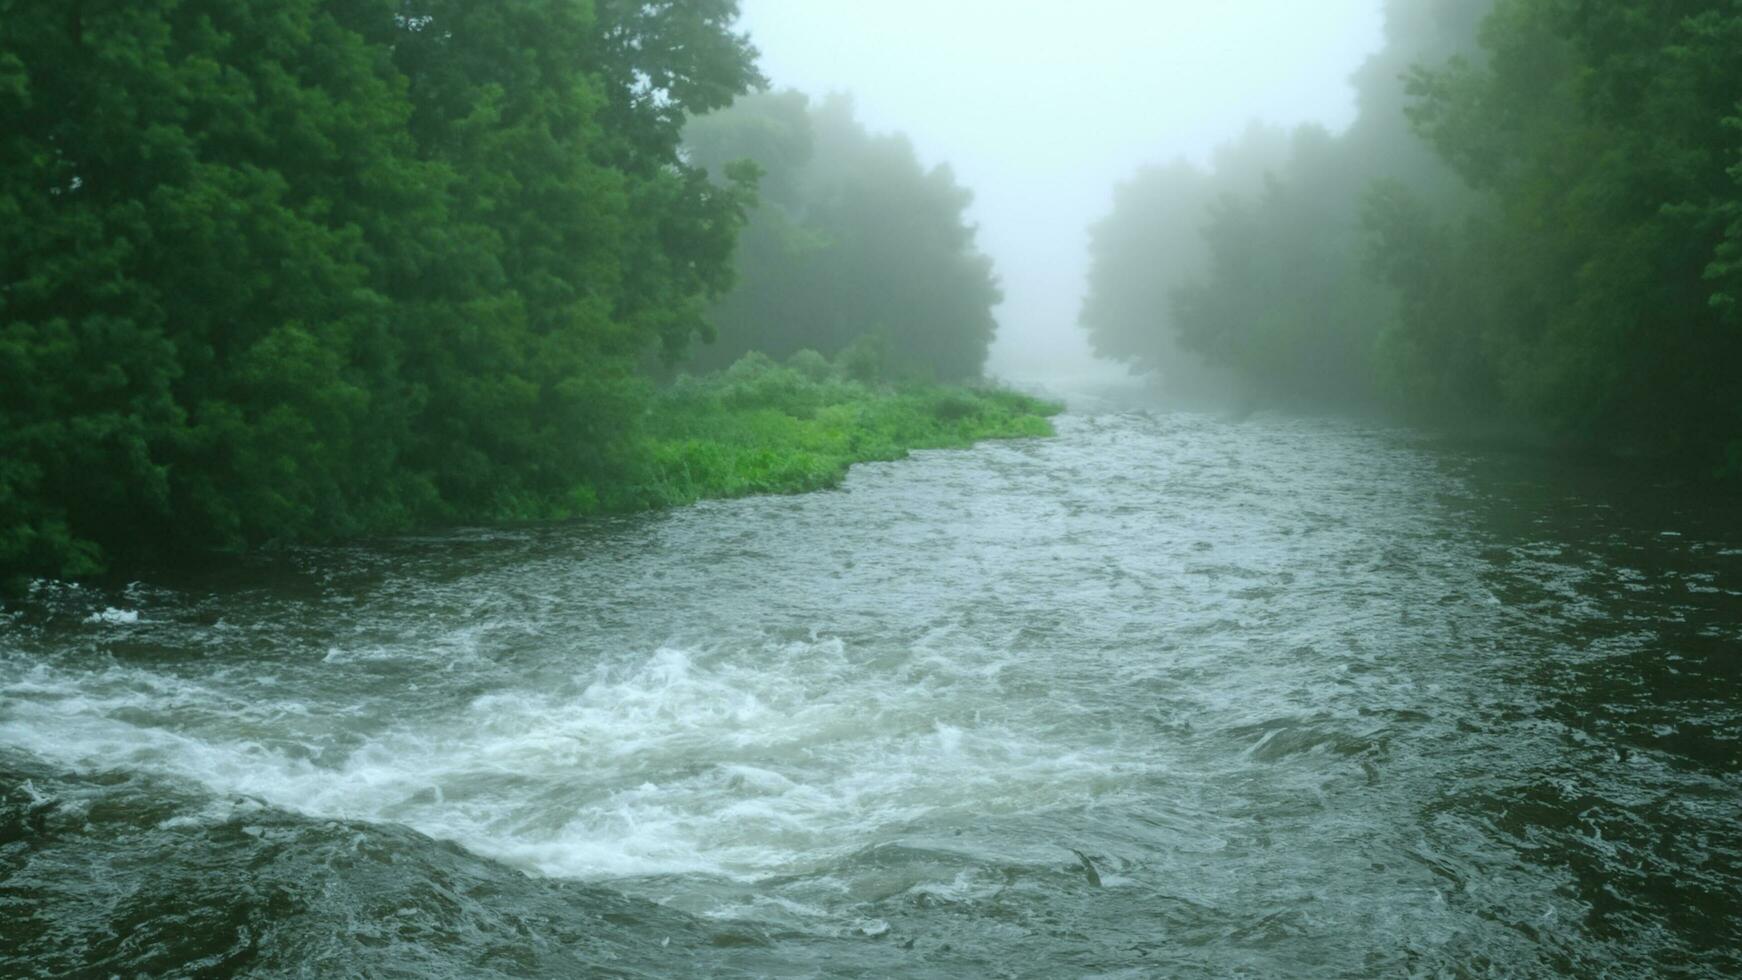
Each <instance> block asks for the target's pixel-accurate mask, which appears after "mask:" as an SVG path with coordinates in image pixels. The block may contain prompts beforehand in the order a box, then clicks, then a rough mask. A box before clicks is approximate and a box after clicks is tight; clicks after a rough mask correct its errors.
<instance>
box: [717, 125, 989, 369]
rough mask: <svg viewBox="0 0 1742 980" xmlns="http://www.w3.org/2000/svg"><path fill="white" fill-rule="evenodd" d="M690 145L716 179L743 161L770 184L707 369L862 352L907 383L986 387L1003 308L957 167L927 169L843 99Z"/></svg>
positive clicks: (899, 140) (763, 185)
mask: <svg viewBox="0 0 1742 980" xmlns="http://www.w3.org/2000/svg"><path fill="white" fill-rule="evenodd" d="M687 142H688V147H689V155H690V158H691V159H692V160H694V161H695V162H696V163H697V164H698V165H700V166H705V167H707V168H708V169H710V170H711V171H712V172H714V173H715V174H724V173H726V172H727V168H728V167H729V166H730V165H731V164H732V163H733V162H735V161H742V160H748V161H751V162H753V163H754V164H755V165H756V166H757V168H759V170H760V171H761V179H760V189H761V204H760V206H759V207H758V208H757V210H756V211H755V213H754V214H753V216H752V218H751V221H750V226H749V228H748V229H747V230H746V232H745V234H744V237H743V241H742V244H741V247H740V250H739V257H738V266H737V272H738V281H737V285H736V287H735V288H734V289H733V290H732V291H731V292H730V293H728V294H727V295H726V296H724V297H723V298H722V299H721V300H720V301H719V302H718V303H717V304H716V305H715V306H714V308H713V311H712V319H713V323H714V325H715V328H716V331H717V337H716V339H715V341H714V343H713V344H712V345H711V346H709V347H703V348H700V349H698V351H697V359H696V364H697V365H698V366H701V367H718V366H723V365H725V364H728V363H731V362H732V361H735V360H736V359H737V358H738V357H739V356H741V355H742V354H744V353H746V352H748V351H752V350H756V351H762V352H764V353H767V354H769V355H771V356H774V357H785V356H787V355H790V354H792V353H794V352H796V351H799V350H804V349H812V350H817V351H820V352H822V353H823V354H825V355H831V356H832V355H834V354H836V353H838V352H840V351H843V350H845V349H847V348H848V347H850V346H853V345H854V344H855V343H859V344H861V345H862V346H863V345H866V344H870V345H873V346H875V347H877V348H879V349H881V350H882V351H883V354H884V356H885V357H886V359H887V362H888V367H889V369H890V370H891V371H893V372H895V373H898V374H906V375H921V376H930V377H936V378H939V379H961V378H971V377H975V376H978V375H979V373H980V371H981V369H982V367H983V365H984V363H985V359H986V353H987V349H988V347H989V346H990V343H991V341H992V337H993V334H994V332H995V330H996V322H995V320H994V319H993V315H992V309H993V307H994V306H996V305H997V303H998V302H999V300H1000V294H999V290H998V286H997V282H996V279H995V277H994V275H993V272H992V264H991V261H990V259H988V258H987V257H986V256H985V255H983V254H982V253H981V252H980V251H979V249H978V247H977V246H976V244H975V234H976V232H975V228H974V227H973V226H972V225H971V224H969V223H968V221H967V219H966V217H965V212H966V210H967V208H968V205H969V204H970V202H971V200H972V198H971V195H970V194H969V192H968V191H967V190H965V189H964V188H962V187H961V185H960V184H959V183H958V182H957V181H956V179H955V176H954V175H953V173H952V172H951V171H950V169H949V168H948V167H945V166H939V167H934V168H931V169H927V168H925V167H924V166H923V165H922V164H921V163H920V162H919V159H918V156H917V155H916V154H915V152H914V150H913V147H912V145H911V144H910V143H909V142H908V141H907V140H906V139H905V138H904V137H901V136H888V135H878V134H873V133H870V132H868V131H867V130H866V129H865V127H864V126H863V125H862V124H861V123H860V122H859V121H858V120H857V119H856V117H855V115H854V110H853V105H852V102H851V101H850V100H849V99H847V98H845V97H841V96H835V97H831V98H828V99H825V100H823V101H822V102H820V103H813V102H812V101H811V100H809V99H808V98H806V97H805V96H803V95H801V94H799V93H795V92H790V91H788V92H763V93H759V94H756V95H752V96H748V97H745V98H743V99H741V100H739V101H738V102H737V103H736V104H734V105H733V106H732V107H731V108H730V109H728V110H725V111H723V112H719V113H715V114H713V115H710V116H707V117H704V118H701V119H698V120H696V121H695V122H693V123H692V124H691V125H690V127H689V130H688V136H687Z"/></svg>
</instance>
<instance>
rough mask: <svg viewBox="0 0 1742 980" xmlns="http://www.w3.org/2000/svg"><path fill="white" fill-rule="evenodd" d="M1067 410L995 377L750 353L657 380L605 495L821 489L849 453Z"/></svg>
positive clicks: (875, 456)
mask: <svg viewBox="0 0 1742 980" xmlns="http://www.w3.org/2000/svg"><path fill="white" fill-rule="evenodd" d="M1060 410H1061V406H1059V405H1057V404H1053V403H1051V402H1046V401H1042V400H1040V399H1037V398H1032V397H1029V396H1027V395H1023V394H1019V393H1016V392H1013V391H1007V390H1002V389H997V388H981V387H964V386H955V385H929V384H883V383H877V382H871V381H864V380H856V379H854V378H852V377H850V376H849V374H848V373H847V371H846V370H844V369H843V368H841V367H839V366H837V365H834V364H830V363H829V362H828V361H826V360H824V359H823V358H821V357H820V356H817V355H814V354H808V353H806V354H800V355H799V356H797V357H795V358H793V359H792V360H791V361H789V362H788V363H786V364H776V363H774V362H772V361H770V360H768V359H767V358H765V357H762V356H760V355H755V354H753V355H750V356H748V357H746V358H744V359H743V360H741V361H739V362H738V363H737V364H735V365H733V366H732V367H731V368H730V369H728V370H726V371H724V372H722V373H720V374H717V375H710V376H707V377H702V378H685V379H682V380H680V381H678V382H677V383H676V384H674V385H672V386H671V387H669V388H667V389H665V390H664V391H662V392H661V393H660V394H659V395H658V396H657V397H656V398H655V400H654V402H653V404H652V406H651V408H650V410H649V412H648V415H647V417H646V419H645V424H644V429H643V433H642V439H643V449H642V451H641V452H640V453H638V454H637V455H638V456H639V458H640V460H641V462H640V464H639V468H638V472H637V473H636V474H635V478H634V480H633V481H632V484H631V485H630V486H627V487H624V488H620V489H619V490H617V491H616V492H614V493H611V494H608V495H604V497H603V499H602V501H601V503H602V505H603V507H604V508H605V509H609V510H623V509H645V508H659V507H673V506H682V505H685V504H690V503H694V502H696V501H698V500H704V499H710V498H725V497H743V496H750V495H753V494H770V493H776V494H777V493H803V492H806V491H811V490H820V489H826V488H829V487H834V486H838V485H839V484H840V482H841V480H842V479H843V478H844V477H845V476H846V475H847V471H848V469H849V468H851V467H852V465H853V464H854V463H863V462H870V461H874V460H892V459H901V458H903V457H905V456H906V455H907V454H908V453H909V452H910V451H912V450H915V449H952V448H966V447H968V446H971V445H973V444H974V443H976V442H978V441H980V440H984V439H1011V438H1024V437H1033V436H1048V435H1051V434H1052V431H1053V430H1052V423H1051V421H1050V417H1051V416H1053V415H1056V414H1058V412H1059V411H1060Z"/></svg>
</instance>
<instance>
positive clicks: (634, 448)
mask: <svg viewBox="0 0 1742 980" xmlns="http://www.w3.org/2000/svg"><path fill="white" fill-rule="evenodd" d="M850 362H851V359H850V358H848V359H845V360H844V361H843V362H842V363H839V364H836V363H831V362H829V361H828V360H826V359H824V358H823V357H821V356H820V355H817V354H814V353H809V352H805V353H802V354H800V355H798V356H796V357H794V358H793V359H792V360H790V361H789V362H787V363H785V364H777V363H775V362H773V361H771V360H769V359H768V358H766V357H763V356H762V355H759V354H753V355H750V356H748V357H745V358H744V359H742V360H741V361H739V362H738V363H737V364H735V365H733V366H732V367H731V368H729V369H727V370H726V371H723V372H719V373H716V374H710V375H704V376H700V377H687V376H686V377H682V378H679V379H678V380H677V381H676V382H674V383H672V384H669V385H666V386H664V387H662V388H659V389H657V390H643V391H641V392H639V393H638V394H637V395H636V400H637V402H638V403H639V404H640V405H642V406H643V407H642V409H641V411H640V412H639V415H638V417H637V418H636V419H635V421H634V425H633V430H632V431H631V432H630V433H629V434H628V435H627V436H626V438H625V439H624V440H623V442H622V443H620V444H619V446H618V447H617V448H616V449H615V451H614V452H613V456H612V459H611V461H610V462H609V463H608V464H606V465H602V466H600V467H598V468H597V476H596V477H595V479H594V481H593V482H591V483H585V484H579V485H571V486H568V487H566V488H552V489H550V490H546V491H544V492H541V493H529V492H523V491H516V490H504V491H502V492H500V493H499V494H498V495H497V496H496V497H495V499H493V500H487V501H474V502H470V503H468V502H465V501H452V500H448V499H444V498H442V497H441V496H440V495H436V494H426V495H425V499H423V500H422V501H421V503H416V502H395V501H394V500H389V501H388V504H387V505H384V506H381V507H377V508H374V509H372V510H370V511H369V512H368V513H367V514H362V515H358V514H349V515H346V516H345V518H344V519H343V520H339V519H332V520H326V521H321V522H316V523H313V524H307V525H304V524H297V523H295V522H289V523H279V524H276V525H274V526H273V528H272V529H271V531H270V532H268V533H264V534H260V535H258V536H251V538H252V539H251V540H242V541H233V542H231V543H229V544H227V545H217V546H214V545H213V543H212V542H211V541H209V540H204V539H197V538H196V539H193V540H189V539H185V538H184V539H180V540H177V539H172V538H169V537H166V536H165V535H163V534H160V533H154V532H153V531H152V530H151V528H150V527H147V526H143V525H134V526H132V527H131V529H130V531H129V534H128V535H119V534H110V535H106V536H104V537H103V538H101V539H99V540H81V539H79V538H77V537H73V538H69V540H70V541H71V542H72V543H71V544H67V545H64V546H63V547H60V548H59V549H58V552H65V553H66V554H70V555H71V556H72V558H67V559H56V558H55V555H56V554H57V549H47V552H46V553H47V555H48V556H49V557H47V558H44V556H43V554H38V553H36V552H33V551H32V550H31V549H29V548H18V549H14V551H13V553H11V554H8V553H7V551H6V549H4V548H0V594H8V593H13V592H17V591H19V590H21V589H23V588H25V587H26V586H28V584H29V582H30V581H32V580H33V579H35V578H37V577H39V576H46V577H50V578H61V579H67V580H82V581H96V582H102V581H108V580H114V581H128V580H131V579H132V578H135V577H138V576H139V575H141V574H144V573H148V572H150V571H151V570H152V569H154V568H160V567H164V566H178V567H179V566H186V565H190V564H203V563H205V562H206V561H208V560H209V559H210V558H211V556H212V555H214V554H224V553H236V552H241V551H246V550H255V549H259V548H274V547H278V546H281V545H288V544H305V543H315V544H320V543H330V542H334V541H342V540H354V539H359V538H369V537H378V536H383V535H394V534H402V533H412V532H419V531H424V530H434V529H440V528H444V527H457V526H486V525H497V524H528V523H538V522H546V521H561V520H571V519H575V518H583V517H589V516H597V515H602V514H624V513H637V512H644V511H650V510H662V509H666V508H671V507H682V506H687V505H689V504H693V503H696V502H697V501H701V500H707V499H723V498H734V497H746V496H753V495H757V494H793V493H805V492H809V491H815V490H824V489H829V488H831V487H836V486H839V485H840V483H841V481H842V480H843V479H845V478H846V475H847V472H848V470H849V469H851V468H852V466H853V464H855V463H863V462H872V461H882V460H896V459H902V458H904V457H906V456H907V454H908V453H910V452H912V451H914V450H921V449H961V448H967V447H969V446H972V445H973V444H974V443H976V442H980V441H982V440H986V439H1010V438H1028V437H1042V436H1050V435H1052V434H1053V428H1052V423H1051V421H1050V419H1051V417H1052V416H1054V415H1057V414H1058V413H1059V412H1060V411H1062V410H1063V406H1062V405H1060V404H1055V403H1052V402H1047V401H1043V400H1041V399H1038V398H1033V397H1030V396H1027V395H1023V394H1019V393H1017V392H1014V391H1008V390H1004V389H1000V388H993V387H983V386H978V385H943V384H930V383H918V382H891V381H884V380H879V379H878V378H877V377H876V376H875V373H874V372H871V371H866V370H863V369H862V367H856V366H855V365H854V364H852V363H850ZM856 375H857V376H856ZM0 530H4V528H0ZM59 531H60V533H62V534H63V535H64V534H66V532H67V528H66V527H65V526H64V525H62V526H59ZM8 559H10V560H8ZM75 559H76V560H75Z"/></svg>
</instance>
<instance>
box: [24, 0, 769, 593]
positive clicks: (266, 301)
mask: <svg viewBox="0 0 1742 980" xmlns="http://www.w3.org/2000/svg"><path fill="white" fill-rule="evenodd" d="M735 14H736V4H735V3H733V2H730V0H714V2H700V3H695V2H683V3H679V2H675V0H674V2H665V3H639V2H637V3H628V2H618V0H600V2H599V3H598V4H597V5H596V7H595V5H594V4H590V3H587V2H585V0H541V2H521V0H515V2H502V3H490V4H475V3H469V2H462V0H271V2H262V0H224V2H221V3H220V2H215V0H166V2H162V3H152V4H136V3H127V2H122V0H75V2H70V3H68V2H58V0H57V2H53V3H50V2H46V0H3V2H0V22H4V24H5V29H4V31H0V566H5V567H12V568H24V569H30V570H35V571H40V572H48V573H67V574H79V573H85V572H89V571H92V570H94V569H96V568H97V567H98V566H99V565H100V564H101V562H102V561H103V559H104V554H105V551H107V552H109V553H115V552H117V551H128V552H152V551H159V550H166V549H173V548H185V547H211V546H236V545H241V544H247V543H256V542H261V541H267V540H272V539H277V538H320V537H327V536H333V535H339V534H347V533H355V532H358V531H362V530H386V529H393V528H397V527H405V526H410V525H412V524H417V523H431V522H437V521H443V520H452V519H457V518H460V517H486V516H490V517H496V516H530V515H534V514H549V513H563V512H571V511H573V510H574V509H576V508H580V507H583V506H584V505H585V504H586V497H587V489H586V488H587V487H588V486H589V485H591V484H593V483H595V482H597V481H599V480H602V479H606V478H608V476H609V475H610V473H611V472H612V471H613V470H614V469H615V468H620V467H621V466H622V465H623V464H624V460H623V458H622V454H623V446H624V440H625V438H626V436H627V434H628V433H629V432H630V431H631V430H632V428H633V425H634V419H635V417H636V415H637V413H638V412H639V406H640V397H641V396H640V392H641V390H642V388H643V387H644V382H643V381H642V380H641V379H640V375H639V374H638V372H637V367H638V365H639V364H640V363H641V362H642V361H643V360H644V359H645V358H646V357H648V356H651V355H652V354H654V353H663V354H664V356H666V357H677V356H679V355H681V353H682V352H683V350H684V348H685V347H686V346H687V344H688V342H689V340H690V338H691V337H692V336H694V335H695V334H697V333H698V332H700V331H702V329H703V323H704V316H705V313H706V310H707V307H708V303H709V299H710V297H711V296H712V295H714V294H717V293H719V292H721V291H722V290H723V289H724V288H725V287H726V286H727V285H728V283H729V282H730V279H731V271H732V270H731V260H730V256H731V250H732V245H733V241H734V239H735V236H736V233H737V230H738V228H739V227H740V225H741V224H742V222H743V220H744V217H745V213H746V208H747V205H748V203H749V200H750V196H749V192H748V190H747V188H746V187H745V186H743V185H742V184H737V183H733V182H730V181H727V182H723V183H720V182H712V181H709V180H708V179H707V177H706V175H705V174H704V173H703V172H702V171H701V170H699V169H697V168H694V167H692V166H690V165H688V164H687V163H686V162H685V161H684V159H683V157H682V156H681V155H680V153H679V152H678V140H679V134H680V131H681V128H682V124H683V121H684V120H685V119H687V118H688V117H689V116H690V115H692V114H695V113H698V112H706V111H710V110H713V109H717V108H720V107H722V106H724V105H726V104H727V103H728V102H730V101H731V99H733V98H734V97H736V96H737V95H738V94H740V93H742V92H744V91H746V90H747V89H748V88H749V87H751V86H752V85H753V84H755V83H756V82H757V81H758V78H757V75H756V71H755V68H754V61H753V57H754V52H753V51H752V50H751V49H750V47H749V45H748V42H747V40H746V39H745V38H743V37H742V36H739V35H737V34H735V33H733V32H732V30H731V29H730V26H729V25H730V24H731V23H732V22H733V20H734V18H735Z"/></svg>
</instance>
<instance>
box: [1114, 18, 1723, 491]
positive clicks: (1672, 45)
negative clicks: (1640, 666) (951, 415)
mask: <svg viewBox="0 0 1742 980" xmlns="http://www.w3.org/2000/svg"><path fill="white" fill-rule="evenodd" d="M1387 13H1388V25H1387V26H1388V31H1387V43H1386V46H1385V48H1384V50H1383V51H1382V52H1380V53H1379V54H1378V55H1377V56H1376V57H1375V58H1374V59H1373V60H1372V61H1371V62H1370V63H1369V64H1368V65H1367V66H1366V67H1365V68H1363V69H1362V71H1361V72H1360V73H1359V75H1358V76H1357V77H1356V79H1355V83H1356V85H1357V89H1358V93H1359V117H1358V119H1357V121H1356V123H1355V124H1354V125H1353V127H1352V128H1351V129H1350V130H1349V131H1348V132H1346V133H1344V134H1342V135H1331V134H1329V133H1327V132H1325V131H1323V130H1322V129H1318V128H1312V127H1308V128H1303V129H1301V130H1299V131H1297V132H1295V133H1293V134H1286V133H1281V132H1277V131H1273V130H1267V129H1263V128H1255V129H1253V130H1252V131H1251V132H1249V133H1248V135H1247V136H1246V137H1245V138H1244V139H1243V140H1242V141H1240V142H1239V143H1237V144H1236V145H1234V146H1231V147H1229V148H1226V149H1225V150H1223V151H1222V152H1221V153H1220V154H1219V155H1218V157H1217V159H1216V161H1215V165H1214V167H1213V168H1212V169H1210V170H1208V171H1204V170H1200V169H1198V168H1196V167H1193V166H1191V165H1189V164H1176V165H1174V166H1172V167H1167V168H1158V169H1153V170H1148V171H1145V172H1144V173H1142V174H1140V175H1139V176H1138V177H1137V178H1135V179H1134V180H1132V181H1131V182H1130V183H1128V184H1127V185H1125V186H1124V187H1122V188H1121V189H1120V190H1119V192H1118V195H1117V200H1116V206H1115V209H1114V212H1113V214H1112V215H1111V216H1110V217H1109V218H1107V219H1106V220H1105V221H1104V222H1103V223H1102V224H1101V225H1099V226H1098V227H1097V228H1096V229H1095V230H1094V236H1093V241H1094V249H1095V255H1094V260H1095V261H1094V275H1093V282H1092V287H1091V296H1090V299H1089V301H1088V303H1087V305H1086V307H1085V309H1084V313H1083V324H1084V326H1085V327H1086V328H1087V330H1088V331H1089V335H1090V337H1091V338H1092V341H1093V343H1094V345H1095V347H1096V348H1097V349H1098V350H1099V351H1101V352H1103V353H1105V354H1108V355H1111V356H1114V357H1118V358H1121V359H1124V360H1127V361H1129V362H1132V363H1133V364H1135V365H1138V366H1141V367H1145V368H1151V369H1154V370H1156V371H1158V372H1159V373H1160V374H1161V375H1162V378H1163V382H1164V383H1172V384H1175V385H1188V384H1190V383H1192V382H1193V381H1194V380H1196V379H1199V378H1200V377H1201V376H1202V371H1203V369H1204V366H1205V365H1206V364H1207V365H1209V366H1212V367H1213V368H1216V369H1220V370H1222V371H1224V372H1226V373H1227V374H1228V375H1231V376H1233V377H1234V378H1236V379H1238V383H1239V384H1241V385H1242V386H1243V387H1244V389H1245V391H1246V392H1247V394H1248V395H1249V396H1250V397H1255V398H1257V399H1261V400H1268V401H1272V402H1278V403H1285V404H1315V405H1325V404H1330V405H1336V406H1342V407H1356V408H1372V407H1380V406H1385V407H1390V408H1393V409H1397V410H1402V411H1403V412H1405V413H1407V414H1409V415H1411V416H1413V417H1417V418H1421V419H1424V420H1429V421H1435V422H1440V423H1450V424H1455V425H1459V426H1470V427H1480V428H1500V427H1517V426H1523V427H1529V428H1531V429H1535V430H1538V431H1542V432H1546V433H1550V434H1553V435H1555V436H1557V437H1559V438H1561V439H1563V440H1566V441H1568V442H1569V443H1575V444H1580V445H1586V446H1594V447H1606V448H1611V449H1617V450H1622V451H1629V452H1648V453H1651V454H1654V455H1661V456H1663V457H1666V458H1674V459H1679V460H1681V461H1684V462H1686V463H1688V464H1691V465H1694V466H1697V467H1700V468H1703V469H1711V468H1715V469H1717V470H1719V471H1721V472H1727V473H1728V474H1729V475H1731V476H1742V309H1739V308H1738V300H1739V299H1742V6H1739V5H1738V4H1736V3H1733V2H1720V0H1629V2H1619V0H1498V2H1489V0H1392V2H1391V3H1389V4H1388V9H1387Z"/></svg>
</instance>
